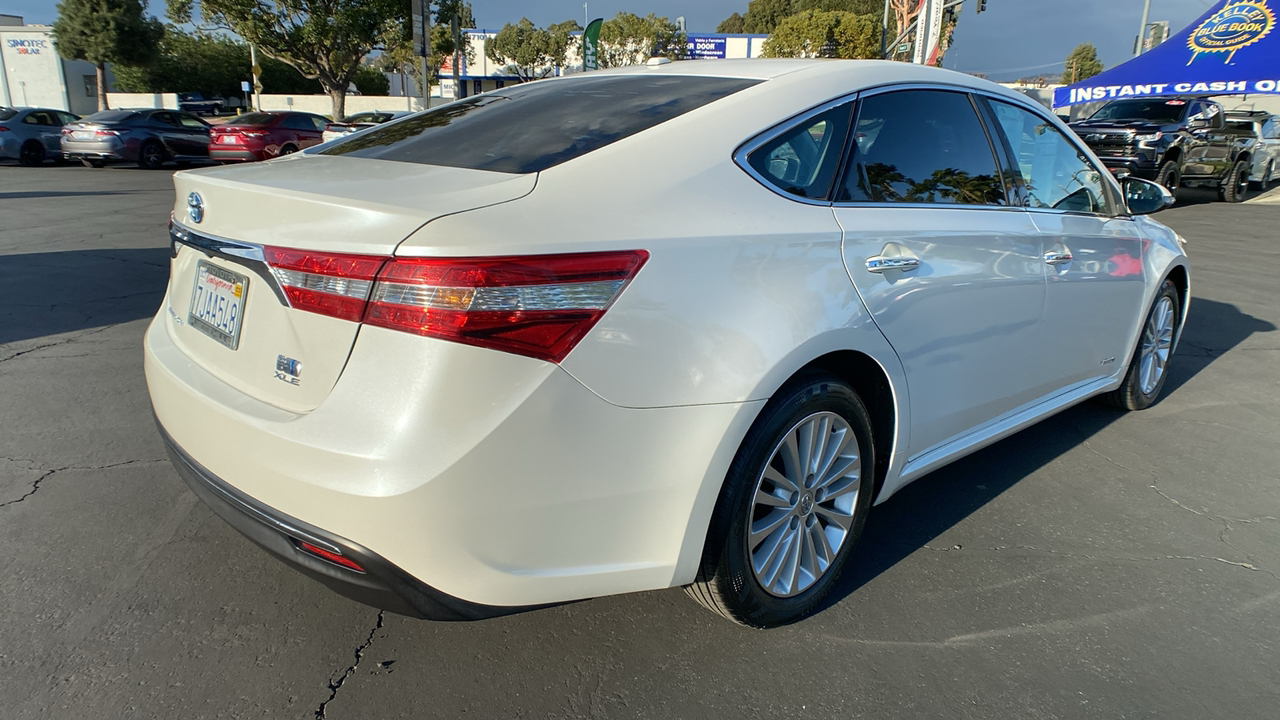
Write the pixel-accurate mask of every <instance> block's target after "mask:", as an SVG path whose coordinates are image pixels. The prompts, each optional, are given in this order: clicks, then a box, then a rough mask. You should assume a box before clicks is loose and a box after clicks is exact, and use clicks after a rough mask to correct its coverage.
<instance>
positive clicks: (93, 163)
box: [80, 158, 105, 168]
mask: <svg viewBox="0 0 1280 720" xmlns="http://www.w3.org/2000/svg"><path fill="white" fill-rule="evenodd" d="M80 164H81V165H84V166H85V167H88V168H100V167H102V166H103V165H104V164H105V163H103V162H102V161H101V160H90V159H88V158H82V159H81V160H80Z"/></svg>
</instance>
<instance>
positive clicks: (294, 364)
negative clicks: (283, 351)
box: [276, 355, 302, 385]
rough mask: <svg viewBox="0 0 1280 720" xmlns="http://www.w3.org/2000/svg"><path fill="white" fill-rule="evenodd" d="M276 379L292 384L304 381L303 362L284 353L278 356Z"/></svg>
mask: <svg viewBox="0 0 1280 720" xmlns="http://www.w3.org/2000/svg"><path fill="white" fill-rule="evenodd" d="M276 379H277V380H281V381H283V382H287V383H289V384H290V385H299V384H301V383H302V363H300V362H298V361H297V360H294V359H293V358H291V357H285V356H284V355H277V356H276Z"/></svg>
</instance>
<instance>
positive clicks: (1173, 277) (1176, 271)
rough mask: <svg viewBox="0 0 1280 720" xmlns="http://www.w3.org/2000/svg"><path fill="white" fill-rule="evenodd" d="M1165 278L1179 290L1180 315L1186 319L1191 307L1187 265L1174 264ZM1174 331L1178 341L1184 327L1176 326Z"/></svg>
mask: <svg viewBox="0 0 1280 720" xmlns="http://www.w3.org/2000/svg"><path fill="white" fill-rule="evenodd" d="M1165 280H1168V281H1170V282H1172V283H1173V286H1174V287H1175V288H1177V290H1178V305H1179V307H1180V308H1181V310H1182V312H1181V314H1180V315H1179V316H1178V317H1180V318H1183V319H1184V321H1185V318H1186V317H1187V311H1188V310H1190V309H1191V307H1190V306H1191V279H1190V278H1189V277H1188V276H1187V268H1186V266H1185V265H1174V266H1173V267H1172V268H1171V269H1170V270H1169V272H1168V273H1166V274H1165ZM1160 284H1161V285H1163V284H1164V281H1163V280H1162V281H1161V282H1160ZM1174 332H1175V334H1174V342H1175V343H1176V342H1177V339H1178V338H1179V337H1180V336H1181V335H1182V328H1181V327H1178V328H1175V329H1174Z"/></svg>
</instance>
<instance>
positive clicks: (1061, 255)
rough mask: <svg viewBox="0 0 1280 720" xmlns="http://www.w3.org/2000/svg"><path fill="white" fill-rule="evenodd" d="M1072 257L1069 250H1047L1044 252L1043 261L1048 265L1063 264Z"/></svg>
mask: <svg viewBox="0 0 1280 720" xmlns="http://www.w3.org/2000/svg"><path fill="white" fill-rule="evenodd" d="M1073 259H1074V258H1072V257H1071V253H1069V252H1047V253H1045V254H1044V261H1045V262H1046V263H1048V264H1050V265H1065V264H1067V263H1069V262H1071V261H1072V260H1073Z"/></svg>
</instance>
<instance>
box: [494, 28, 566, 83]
mask: <svg viewBox="0 0 1280 720" xmlns="http://www.w3.org/2000/svg"><path fill="white" fill-rule="evenodd" d="M571 22H572V21H566V22H562V23H559V24H556V25H552V26H551V27H549V28H540V27H538V26H536V25H534V24H533V22H531V21H530V20H529V18H520V22H518V23H516V24H514V25H513V24H511V23H507V24H506V25H503V26H502V29H501V30H499V31H498V34H497V35H495V36H493V37H492V38H490V39H489V40H488V41H487V42H485V44H484V54H485V56H486V57H488V58H489V59H490V60H492V61H494V62H496V63H499V64H502V65H505V69H506V70H507V72H510V73H512V74H513V75H516V76H518V77H519V78H520V82H528V81H530V80H540V79H542V78H544V77H547V76H548V75H550V74H551V73H552V72H554V71H555V68H557V67H560V66H562V65H564V64H565V62H566V60H567V56H568V54H569V41H570V37H569V33H570V28H571V27H572V28H574V29H576V28H577V25H578V24H577V23H576V22H572V25H571V24H570V23H571Z"/></svg>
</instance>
